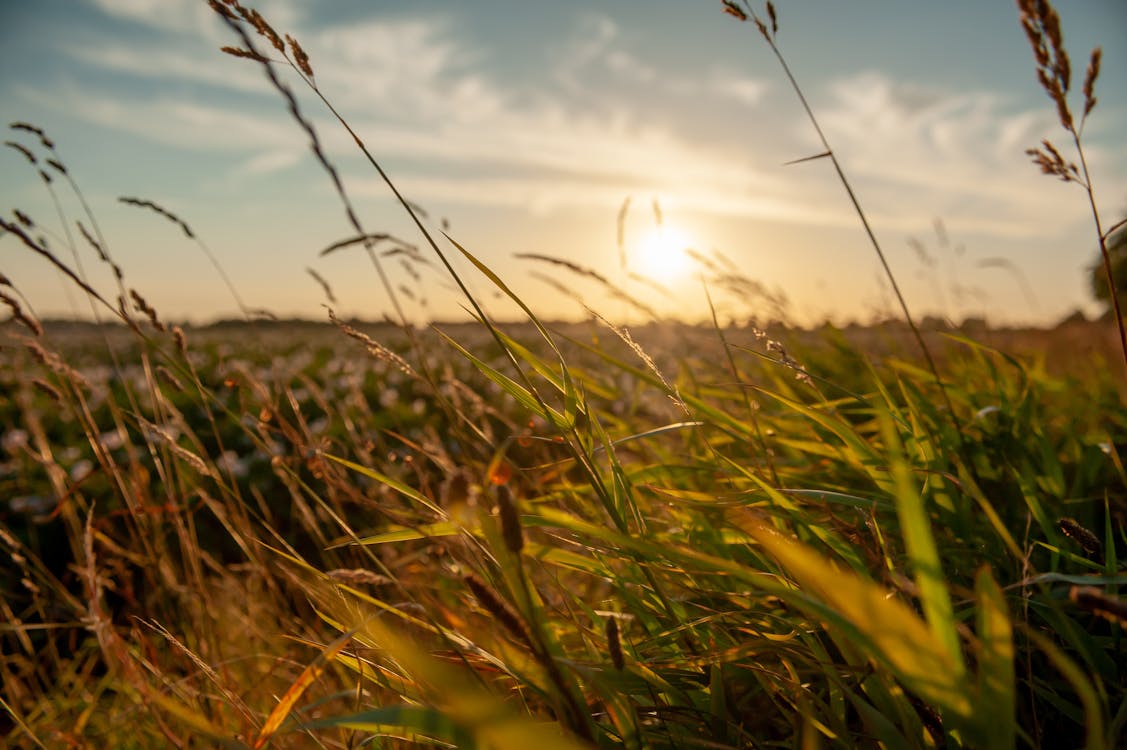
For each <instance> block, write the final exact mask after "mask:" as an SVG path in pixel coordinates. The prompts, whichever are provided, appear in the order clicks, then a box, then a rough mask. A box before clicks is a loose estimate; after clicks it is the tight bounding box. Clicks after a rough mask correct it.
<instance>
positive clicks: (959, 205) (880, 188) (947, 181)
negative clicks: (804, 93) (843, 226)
mask: <svg viewBox="0 0 1127 750" xmlns="http://www.w3.org/2000/svg"><path fill="white" fill-rule="evenodd" d="M829 93H830V103H829V105H828V106H824V107H822V108H821V110H820V113H819V118H820V120H821V122H822V124H823V126H824V127H825V129H826V130H827V131H828V132H829V133H830V138H831V141H832V142H833V143H834V144H835V148H836V149H837V152H838V155H839V158H841V159H842V160H843V162H844V163H845V164H846V168H847V169H848V170H849V171H850V173H851V174H853V175H854V176H855V177H857V178H859V179H861V180H864V181H865V182H866V187H867V189H868V191H869V193H870V196H872V195H873V194H875V195H876V197H877V199H878V201H879V202H880V203H882V204H884V205H885V206H887V207H888V208H890V209H895V214H893V213H891V212H888V211H886V212H885V220H886V221H887V222H889V223H890V224H892V225H896V226H900V227H903V226H905V225H908V224H913V223H919V222H920V221H922V220H925V219H926V218H927V217H930V216H958V217H959V218H958V221H959V224H960V226H962V227H964V228H968V229H975V230H977V231H983V232H989V233H992V234H997V235H1004V236H1028V235H1031V234H1034V233H1037V232H1043V231H1044V220H1046V219H1049V218H1051V219H1053V220H1056V221H1058V222H1064V223H1067V222H1071V221H1074V220H1079V219H1083V214H1084V204H1083V201H1082V200H1080V196H1076V197H1077V200H1076V201H1074V202H1067V201H1061V200H1060V198H1061V196H1060V193H1059V191H1055V190H1053V189H1052V186H1051V185H1048V184H1046V181H1045V180H1044V179H1042V178H1040V177H1039V176H1038V174H1037V171H1036V169H1035V168H1034V167H1033V166H1032V165H1030V164H1029V159H1028V157H1027V156H1026V155H1025V154H1024V150H1025V149H1026V148H1028V147H1030V146H1032V145H1036V144H1037V143H1038V142H1039V140H1040V139H1041V138H1042V137H1044V136H1046V135H1053V136H1054V137H1055V136H1056V135H1057V133H1056V131H1055V129H1054V126H1055V116H1054V115H1053V113H1052V112H1049V111H1048V110H1047V109H1044V110H1038V111H1030V110H1020V109H1015V108H1014V106H1013V105H1012V101H1011V100H1010V98H1009V97H1007V96H1005V95H1001V94H998V93H994V92H990V91H983V90H979V91H959V92H946V91H942V90H937V89H932V88H928V87H924V86H920V85H914V84H911V83H907V82H903V81H897V80H896V79H895V78H894V77H892V76H891V75H888V74H885V73H877V72H866V73H861V74H857V75H853V76H849V77H845V78H840V79H838V80H836V81H834V82H833V83H832V84H831V85H830V88H829ZM808 144H809V147H810V148H812V149H813V148H819V147H820V146H819V145H818V144H817V143H816V142H815V141H814V140H813V138H812V137H811V138H809V139H808ZM1093 153H1098V151H1097V152H1093ZM1097 160H1098V157H1097Z"/></svg>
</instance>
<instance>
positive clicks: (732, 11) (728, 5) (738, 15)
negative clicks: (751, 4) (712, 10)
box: [724, 0, 747, 21]
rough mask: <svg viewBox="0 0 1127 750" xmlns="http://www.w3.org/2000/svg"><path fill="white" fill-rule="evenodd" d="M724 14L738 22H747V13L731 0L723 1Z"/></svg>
mask: <svg viewBox="0 0 1127 750" xmlns="http://www.w3.org/2000/svg"><path fill="white" fill-rule="evenodd" d="M724 12H725V13H727V14H728V15H729V16H732V17H733V18H735V19H738V20H740V21H746V20H747V13H745V12H744V9H743V8H741V7H740V6H738V5H736V3H735V2H734V1H733V0H724Z"/></svg>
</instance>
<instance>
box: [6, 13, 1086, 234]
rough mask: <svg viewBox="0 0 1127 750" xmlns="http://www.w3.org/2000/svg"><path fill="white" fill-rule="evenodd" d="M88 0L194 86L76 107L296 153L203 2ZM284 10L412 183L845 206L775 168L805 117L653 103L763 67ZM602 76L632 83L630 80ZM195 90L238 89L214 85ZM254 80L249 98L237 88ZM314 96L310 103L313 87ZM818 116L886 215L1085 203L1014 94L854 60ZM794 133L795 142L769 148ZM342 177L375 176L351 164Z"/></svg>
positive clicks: (280, 153)
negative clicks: (706, 124) (720, 130)
mask: <svg viewBox="0 0 1127 750" xmlns="http://www.w3.org/2000/svg"><path fill="white" fill-rule="evenodd" d="M92 1H94V2H96V3H97V4H98V6H99V7H100V8H102V9H103V10H104V11H106V12H107V13H111V14H113V15H114V16H115V17H117V18H121V19H127V20H130V21H133V22H137V23H143V24H146V25H149V26H151V27H153V28H157V29H160V30H163V31H167V32H169V36H168V38H162V39H161V40H160V41H159V43H158V42H151V43H149V44H148V46H136V45H129V46H123V45H120V44H114V43H113V41H112V40H107V39H102V38H95V37H93V36H87V37H84V38H82V39H80V40H79V43H75V44H71V45H70V46H69V47H70V49H69V54H72V55H73V56H75V57H76V58H78V59H80V60H82V61H83V62H84V63H85V64H87V65H89V66H94V67H97V68H100V69H101V70H103V71H106V72H111V73H114V74H116V75H129V76H134V77H136V76H140V77H143V78H148V79H151V80H152V81H153V82H154V83H159V82H161V81H180V82H188V83H194V84H203V85H204V86H205V87H206V89H204V90H201V92H199V94H198V96H194V97H193V98H192V99H190V100H189V99H185V98H184V97H185V95H184V94H183V93H178V94H177V95H176V96H164V95H162V94H160V93H157V94H155V95H154V94H149V93H145V94H137V95H133V96H129V97H122V96H120V95H114V96H109V95H107V94H105V93H103V92H101V91H98V90H96V89H90V90H85V89H83V90H79V89H76V88H72V89H71V90H69V91H66V92H64V93H63V95H62V97H61V98H62V99H65V101H66V106H67V108H68V110H70V111H71V112H72V113H74V114H77V115H79V116H81V117H84V118H86V119H88V120H90V121H93V122H97V123H99V124H101V125H104V126H107V127H113V128H117V129H120V130H123V131H125V132H129V133H133V134H136V135H138V136H142V137H145V138H149V139H151V140H156V141H158V142H161V143H167V144H169V145H174V146H177V147H181V148H192V149H209V148H210V149H223V150H225V151H231V150H234V149H244V150H245V153H247V155H246V156H245V157H244V158H243V159H242V160H241V161H239V162H238V163H237V164H236V165H235V166H234V167H232V173H233V174H237V175H240V176H243V177H253V176H255V175H266V174H270V173H271V172H274V171H277V170H282V169H287V168H289V167H291V166H293V165H294V164H295V163H296V162H297V160H299V159H302V158H306V154H307V152H306V150H305V148H304V145H305V144H304V143H303V140H302V138H301V135H300V133H299V132H298V130H297V129H296V128H295V127H294V125H293V124H292V123H290V122H287V121H285V120H284V119H282V118H279V117H278V113H277V109H276V106H269V107H268V106H264V103H271V102H270V92H269V91H268V90H267V89H266V86H265V84H264V82H263V81H262V78H261V73H260V71H258V70H257V69H256V65H254V64H253V63H250V62H248V61H241V60H233V59H230V58H226V57H224V56H222V55H220V54H218V53H217V52H216V51H215V50H214V47H215V46H218V44H219V43H226V41H229V40H220V39H217V38H215V37H214V34H215V33H216V29H215V28H214V23H213V21H214V19H209V18H207V17H206V13H203V14H202V15H201V11H200V7H201V6H202V4H200V3H195V2H192V3H168V2H157V0H92ZM279 8H280V12H278V9H275V8H273V7H271V20H272V21H274V22H276V23H277V24H278V26H279V28H283V29H286V28H292V30H293V31H294V32H295V33H296V34H297V35H298V36H299V38H301V39H302V42H303V45H304V46H305V47H306V49H307V50H308V51H309V52H310V54H311V55H312V58H313V64H314V68H315V70H316V71H317V80H318V84H319V85H320V86H321V87H322V88H323V89H324V90H325V91H326V92H327V93H328V95H329V96H330V98H332V99H333V100H334V102H335V103H336V104H337V105H338V106H339V107H340V108H341V109H342V110H344V111H345V113H346V116H347V117H348V119H349V120H350V122H352V123H353V125H354V126H355V127H356V128H357V130H358V131H359V132H360V133H361V135H362V137H363V138H364V139H365V141H366V142H367V143H368V145H369V146H370V147H371V148H372V149H373V150H374V151H375V152H376V153H377V154H379V155H381V156H383V157H392V158H394V159H395V160H396V161H397V162H398V164H399V167H398V170H399V173H400V178H401V179H403V180H404V181H405V182H406V184H410V185H411V186H413V188H414V189H415V190H417V191H419V193H420V194H419V195H418V197H419V198H420V199H423V200H427V199H431V200H445V201H452V202H461V203H466V204H489V205H503V206H509V207H514V208H526V209H533V210H538V211H550V210H558V209H566V208H569V207H578V206H583V207H585V206H591V205H601V206H606V207H608V208H613V207H616V206H617V205H618V204H619V203H620V202H621V200H622V197H623V196H624V195H626V194H629V193H636V192H644V193H653V194H660V195H662V196H664V198H665V200H666V201H668V202H669V204H670V205H671V206H680V207H682V208H684V209H687V210H693V211H700V212H706V213H713V214H723V215H734V216H746V217H757V218H769V219H774V220H778V221H791V222H804V223H811V224H818V225H849V224H851V223H852V222H853V221H854V219H853V217H852V216H851V215H850V213H849V211H848V207H847V206H846V205H845V204H844V203H843V201H841V200H840V194H839V192H838V188H837V186H836V184H835V182H834V179H833V177H832V175H830V174H828V173H827V174H826V175H825V179H824V180H822V179H820V178H819V177H818V176H817V173H816V172H812V170H816V169H818V168H819V166H818V165H817V164H808V165H802V166H799V167H791V168H785V169H783V168H781V167H780V165H781V163H782V162H783V161H785V160H787V159H789V158H798V157H801V156H804V155H806V153H804V152H803V149H805V148H808V149H812V150H810V151H809V153H814V151H813V149H817V148H818V145H817V144H816V143H815V142H814V140H813V139H812V135H811V131H810V129H809V127H808V126H807V124H806V123H805V122H800V121H795V122H794V123H792V124H791V125H790V126H789V127H784V128H783V132H782V133H779V132H768V133H764V134H763V136H762V137H760V138H754V139H738V138H736V137H734V136H733V137H730V138H728V139H727V140H725V141H723V142H711V141H708V140H705V139H702V138H700V137H699V135H698V134H697V133H695V132H693V130H692V129H691V126H687V125H685V123H684V122H678V124H674V122H675V121H674V120H673V119H668V118H663V117H661V116H654V114H653V113H654V111H655V106H656V105H655V102H660V101H662V100H663V99H664V98H665V97H670V98H673V99H676V97H677V96H684V95H686V94H688V93H691V94H692V95H693V96H695V97H697V99H698V101H699V106H700V107H702V108H705V109H707V108H709V107H712V106H723V105H724V104H725V103H727V105H729V106H732V105H734V106H737V107H739V108H740V109H741V110H747V109H749V108H750V109H751V110H753V111H754V110H755V108H762V107H763V106H764V105H765V98H766V97H767V95H768V94H769V93H771V92H772V88H771V87H770V86H769V85H768V84H767V83H766V82H765V81H763V80H762V79H759V78H756V77H752V76H748V75H746V74H743V73H741V72H739V71H729V70H726V69H721V68H718V67H715V66H714V67H711V68H708V67H705V68H703V69H702V70H694V71H684V72H681V71H674V72H671V71H665V70H662V69H661V67H660V66H659V65H658V64H657V63H655V62H651V61H649V60H647V59H643V58H642V57H639V56H638V55H637V54H636V53H635V51H634V50H632V49H631V48H630V44H629V43H628V40H626V39H625V38H624V34H623V33H622V31H621V30H620V29H619V27H618V26H617V24H616V23H615V22H614V21H613V20H612V19H611V18H609V17H607V16H605V15H601V14H597V13H582V14H579V15H577V16H576V17H575V20H574V25H573V26H572V27H571V28H570V30H566V31H565V32H563V33H562V35H561V36H560V37H559V38H558V39H557V41H556V42H555V43H554V44H553V45H552V50H553V51H552V52H551V53H546V55H545V59H544V60H542V61H541V63H542V65H543V69H542V70H541V71H540V76H541V78H540V82H541V83H542V82H543V81H550V82H554V83H555V84H556V88H554V89H550V90H549V91H547V92H542V91H540V90H539V88H540V87H539V86H530V85H528V84H520V85H518V84H515V83H512V82H510V81H508V80H507V79H505V78H503V77H499V74H498V73H495V72H493V73H491V72H490V68H489V66H488V65H487V64H486V62H487V60H488V57H489V55H488V54H487V53H486V52H485V50H484V46H483V43H481V42H478V41H475V40H474V39H472V38H471V37H470V36H469V35H468V34H466V33H465V29H464V28H460V27H459V26H458V25H457V24H456V23H455V22H454V21H453V19H452V18H449V17H444V16H442V15H440V14H435V13H428V14H427V15H426V16H397V17H395V18H386V19H372V20H367V21H361V22H353V23H349V24H347V25H343V24H340V25H317V24H314V23H313V22H312V19H311V18H308V17H305V16H303V14H302V12H301V10H300V7H299V6H297V5H293V4H280V5H279ZM203 11H206V12H210V11H208V10H207V9H206V7H204V8H203ZM275 13H277V14H278V15H277V16H275V15H274V14H275ZM209 24H210V25H209ZM202 29H207V31H206V33H204V34H203V35H202V37H201V30H202ZM173 32H176V33H173ZM161 45H163V46H161ZM158 47H159V48H158ZM608 86H610V87H614V86H619V87H623V86H625V87H626V88H627V89H628V90H629V91H631V92H632V96H623V95H621V91H619V90H614V91H613V92H611V90H610V89H608V88H607V87H608ZM208 90H210V91H214V92H218V94H220V95H222V94H223V92H228V94H230V93H236V94H240V95H243V96H242V98H241V99H237V100H232V98H231V97H230V96H229V95H228V96H225V97H223V96H219V97H218V98H211V97H209V95H208V94H207V91H208ZM252 92H253V93H258V94H260V96H253V97H250V98H246V97H245V95H246V94H248V93H252ZM23 94H24V95H26V96H35V93H34V92H23ZM273 104H276V103H273ZM310 105H311V108H310V113H314V112H318V113H319V109H317V108H316V102H313V101H312V100H310ZM760 114H761V115H762V114H766V113H764V112H762V111H761V112H760ZM819 117H820V119H821V121H822V123H823V124H824V126H825V127H826V129H827V131H829V133H830V134H831V138H832V140H833V142H834V144H835V146H836V148H837V150H838V153H839V156H840V157H841V158H842V160H843V161H844V162H845V164H846V166H847V168H848V169H849V170H850V172H851V173H852V174H853V175H855V177H856V178H857V179H858V180H859V181H861V183H862V184H863V187H864V190H865V197H866V198H867V199H868V200H867V205H868V206H869V207H870V209H871V211H872V213H873V216H874V217H875V218H877V219H878V220H879V221H880V222H881V224H882V226H885V227H888V228H895V229H902V230H912V229H914V228H918V227H920V226H928V225H929V224H930V221H931V219H932V217H935V216H958V217H959V222H960V226H962V227H964V228H966V229H973V230H975V231H981V232H988V233H991V234H998V235H1005V236H1014V237H1016V236H1027V235H1029V234H1030V233H1033V232H1036V231H1039V229H1038V227H1037V226H1035V225H1034V224H1033V223H1031V222H1030V217H1031V216H1058V217H1062V218H1063V219H1065V220H1071V219H1073V218H1076V217H1077V216H1078V215H1079V213H1080V212H1081V211H1082V208H1083V207H1082V205H1081V204H1080V203H1079V202H1077V203H1076V209H1075V211H1073V210H1071V209H1062V208H1061V206H1060V201H1059V200H1058V197H1059V196H1057V195H1056V194H1055V193H1054V192H1053V191H1052V190H1046V189H1045V186H1044V185H1043V184H1040V182H1039V181H1037V179H1036V177H1037V175H1036V174H1035V172H1034V170H1033V168H1032V167H1030V166H1029V165H1028V163H1027V159H1026V157H1025V156H1024V154H1023V153H1022V150H1023V149H1024V148H1025V147H1027V146H1028V145H1031V144H1033V143H1036V142H1037V140H1038V139H1039V137H1040V136H1041V135H1042V134H1043V133H1044V132H1046V130H1048V129H1050V128H1051V126H1052V118H1051V113H1048V114H1045V113H1040V114H1039V113H1034V112H1028V111H1015V110H1014V109H1013V108H1012V107H1010V106H1008V102H1007V100H1006V98H1005V97H1003V96H1001V95H998V94H994V93H991V92H989V91H959V92H948V91H942V90H937V89H932V88H928V87H926V86H921V85H914V84H911V83H909V82H905V81H900V80H897V79H896V78H895V77H894V76H893V75H890V74H887V73H877V72H867V73H861V74H856V75H851V76H847V77H842V78H839V79H837V80H835V81H833V82H832V83H831V85H830V86H829V88H828V103H826V104H823V105H822V106H821V107H820V111H819ZM314 119H315V121H316V122H317V124H318V126H319V128H320V130H321V132H322V135H323V137H324V139H325V143H326V146H327V148H328V150H329V152H330V154H332V155H333V157H334V158H336V159H341V160H343V161H344V163H345V164H346V165H347V164H348V161H347V159H348V157H350V156H352V155H354V153H355V152H354V145H353V144H352V142H351V140H350V139H349V138H348V137H347V136H345V135H344V134H342V133H341V132H340V130H339V128H338V127H337V126H336V125H335V124H334V123H333V122H332V120H331V119H330V118H328V117H327V116H324V115H323V114H320V113H319V114H317V115H316V116H315V117H314ZM752 126H753V124H752V123H749V125H748V127H752ZM760 126H761V127H762V124H761V125H760ZM780 139H781V140H782V141H783V142H784V143H783V145H781V146H780V144H779V143H778V141H779V140H780ZM768 143H770V144H772V145H771V147H768V146H766V145H761V144H768ZM788 148H789V149H794V151H793V153H780V149H788ZM287 154H290V155H291V156H287ZM435 174H442V175H444V176H443V177H435V176H434V175H435ZM1034 183H1036V184H1034ZM353 184H357V185H359V186H360V189H361V190H365V191H368V190H371V191H376V190H380V191H382V188H381V187H379V186H378V184H376V183H375V182H374V181H371V182H370V183H369V181H367V180H365V177H364V176H360V177H358V178H356V179H354V180H353ZM428 191H430V193H429V194H427V193H428Z"/></svg>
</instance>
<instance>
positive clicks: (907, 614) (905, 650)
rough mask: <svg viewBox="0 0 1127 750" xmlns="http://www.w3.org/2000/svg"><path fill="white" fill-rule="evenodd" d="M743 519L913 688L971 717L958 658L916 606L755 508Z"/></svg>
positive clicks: (852, 633) (804, 585)
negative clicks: (797, 537)
mask: <svg viewBox="0 0 1127 750" xmlns="http://www.w3.org/2000/svg"><path fill="white" fill-rule="evenodd" d="M740 520H741V522H740V526H741V528H742V529H743V530H744V531H746V532H747V533H748V534H750V535H751V536H752V538H754V539H755V540H756V542H758V543H759V544H760V546H762V547H763V548H764V549H765V550H766V551H767V552H768V553H769V554H770V555H771V556H772V557H774V558H775V559H776V560H777V561H778V562H779V564H780V565H781V566H782V568H783V569H784V570H785V571H786V572H787V573H788V574H790V576H791V577H792V578H793V579H794V581H795V582H796V583H797V584H798V586H799V588H800V589H801V590H802V591H804V592H805V593H807V594H809V595H812V596H814V597H816V598H817V599H819V600H821V602H823V603H824V604H826V605H828V606H829V608H830V609H832V610H833V611H834V612H835V613H836V614H837V615H839V616H840V617H841V618H842V619H843V620H844V622H845V624H847V625H848V628H849V632H848V635H849V636H850V637H851V638H852V639H853V640H855V641H858V642H859V645H861V646H862V647H863V648H864V649H865V650H868V651H871V652H872V653H875V654H879V656H880V658H881V660H882V661H883V662H884V663H885V664H886V665H887V666H888V667H889V668H891V669H892V671H893V672H894V673H895V674H896V675H897V676H898V677H899V678H900V679H901V680H902V681H903V682H904V684H905V685H906V686H907V687H908V688H909V689H911V690H912V691H914V692H915V693H917V694H918V695H919V696H920V697H921V698H923V699H924V700H927V701H928V702H931V703H934V704H935V705H937V706H940V707H942V708H943V709H944V710H945V711H948V712H950V713H951V714H952V715H954V716H957V717H960V718H962V719H964V720H965V719H967V718H969V717H970V715H971V713H972V711H973V708H972V705H971V699H970V695H969V694H968V691H967V686H966V684H965V680H964V679H963V678H962V677H961V674H960V672H959V671H958V668H957V665H956V662H955V660H954V659H952V658H951V655H950V653H949V652H948V651H947V649H946V647H945V646H944V644H943V643H942V642H941V641H940V640H939V639H938V638H936V637H935V634H934V633H933V631H932V630H931V628H929V627H928V625H927V623H925V622H924V621H923V620H922V619H921V618H920V617H919V615H917V614H916V613H915V612H914V611H913V610H912V608H911V607H909V606H908V605H907V604H905V603H904V602H902V601H900V600H899V599H897V598H895V597H893V596H890V592H889V591H888V590H887V589H885V588H884V587H883V586H880V585H879V584H877V583H875V582H874V581H871V580H868V579H866V578H862V577H861V576H859V575H857V574H856V573H853V572H852V571H849V570H845V569H843V568H841V567H839V566H838V565H837V564H835V563H834V562H833V561H831V560H828V559H826V558H824V557H822V556H821V555H820V554H818V553H817V552H815V551H814V550H812V549H811V548H809V547H807V546H806V545H804V544H801V543H799V542H796V541H794V540H792V539H789V538H787V537H785V536H783V535H782V534H780V533H778V532H777V531H775V530H774V529H773V528H770V527H769V526H767V525H766V524H764V523H763V522H762V521H760V520H758V519H756V518H754V517H753V516H751V515H750V514H748V515H745V516H743V517H742V519H740ZM831 624H837V623H831Z"/></svg>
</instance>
